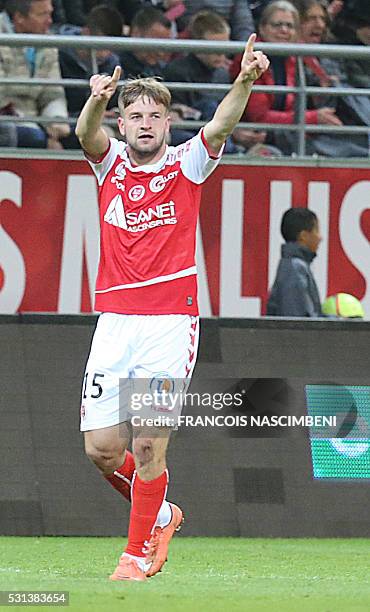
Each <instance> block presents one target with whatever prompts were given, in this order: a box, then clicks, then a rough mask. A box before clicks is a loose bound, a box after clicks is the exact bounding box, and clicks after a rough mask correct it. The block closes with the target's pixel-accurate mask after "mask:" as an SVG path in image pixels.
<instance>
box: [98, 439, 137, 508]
mask: <svg viewBox="0 0 370 612" xmlns="http://www.w3.org/2000/svg"><path fill="white" fill-rule="evenodd" d="M134 471H135V461H134V457H133V455H132V453H130V451H128V450H127V451H126V456H125V460H124V462H123V464H122V465H121V467H119V468H118V470H115V471H114V472H113V474H109V475H108V476H105V478H106V479H107V480H108V482H110V483H111V485H112V487H114V488H115V489H116V490H117V491H118V492H119V493H121V495H123V497H126V499H128V500H129V501H130V500H131V482H132V477H133V475H134Z"/></svg>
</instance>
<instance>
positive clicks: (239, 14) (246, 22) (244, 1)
mask: <svg viewBox="0 0 370 612" xmlns="http://www.w3.org/2000/svg"><path fill="white" fill-rule="evenodd" d="M183 1H184V5H185V8H186V13H185V18H187V20H188V21H190V19H191V17H192V16H193V15H195V14H196V13H199V11H203V10H210V11H215V12H217V13H218V14H219V15H222V17H224V18H225V19H226V21H227V22H228V23H229V25H230V28H231V39H232V40H243V41H246V40H248V38H249V36H250V35H251V34H252V33H253V32H255V27H254V21H253V17H252V13H251V10H250V8H249V1H248V0H183Z"/></svg>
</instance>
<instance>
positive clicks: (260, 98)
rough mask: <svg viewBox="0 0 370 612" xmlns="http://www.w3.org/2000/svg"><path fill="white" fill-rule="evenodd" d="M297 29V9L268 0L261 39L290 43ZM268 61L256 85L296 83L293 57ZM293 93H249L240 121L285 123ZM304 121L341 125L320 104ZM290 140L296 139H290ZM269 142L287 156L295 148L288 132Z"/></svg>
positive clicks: (292, 114)
mask: <svg viewBox="0 0 370 612" xmlns="http://www.w3.org/2000/svg"><path fill="white" fill-rule="evenodd" d="M298 32H299V16H298V11H297V9H296V8H295V6H293V4H291V2H288V0H276V1H275V2H271V3H270V4H268V5H267V6H266V8H265V10H264V11H263V13H262V16H261V21H260V25H259V33H260V40H262V41H264V42H271V43H281V44H284V43H290V42H294V41H296V40H297V37H298ZM270 59H271V64H270V68H269V70H267V71H266V72H265V73H264V74H263V75H262V77H261V78H260V79H259V80H258V81H257V82H256V85H287V86H294V85H296V58H295V57H293V56H288V57H287V56H272V57H270ZM239 65H240V56H237V57H236V58H235V59H234V63H233V65H232V67H231V74H232V76H236V75H237V73H238V71H239ZM295 98H296V96H295V94H293V93H287V94H286V93H279V94H268V93H252V95H251V97H250V100H249V102H248V111H246V112H245V113H244V116H243V120H245V121H252V122H260V123H286V124H291V123H294V121H295ZM305 119H306V123H313V124H318V123H322V124H326V125H342V122H341V121H340V119H339V118H338V117H337V116H336V114H335V109H334V108H329V107H323V108H319V109H311V110H307V111H306V116H305ZM293 140H295V139H294V138H293ZM268 142H269V143H270V144H273V145H276V146H277V147H278V148H279V149H281V150H282V151H283V153H285V154H286V155H290V154H291V153H292V152H293V151H294V142H292V140H291V139H290V138H289V135H287V134H286V133H285V132H284V133H277V132H274V133H273V134H271V135H269V137H268Z"/></svg>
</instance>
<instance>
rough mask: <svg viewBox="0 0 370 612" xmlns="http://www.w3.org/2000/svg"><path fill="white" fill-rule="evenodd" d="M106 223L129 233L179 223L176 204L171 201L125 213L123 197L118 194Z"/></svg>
mask: <svg viewBox="0 0 370 612" xmlns="http://www.w3.org/2000/svg"><path fill="white" fill-rule="evenodd" d="M104 221H105V222H106V223H109V224H110V225H114V226H115V227H120V228H121V229H124V230H127V231H128V232H143V231H144V230H147V229H153V228H154V227H161V226H165V225H174V224H175V223H177V218H176V206H175V202H174V201H173V200H170V201H169V202H165V203H164V204H157V206H149V207H148V208H146V209H141V210H139V211H135V212H134V211H133V212H125V208H124V204H123V200H122V196H121V195H119V194H118V195H116V196H115V197H114V198H113V199H112V200H111V202H110V204H109V206H108V208H107V210H106V213H105V215H104Z"/></svg>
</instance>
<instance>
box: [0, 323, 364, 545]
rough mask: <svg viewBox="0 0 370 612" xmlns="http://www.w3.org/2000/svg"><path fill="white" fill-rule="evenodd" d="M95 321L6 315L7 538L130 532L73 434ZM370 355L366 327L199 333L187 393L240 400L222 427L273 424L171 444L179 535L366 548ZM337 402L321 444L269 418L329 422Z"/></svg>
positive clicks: (216, 429) (0, 505) (1, 530)
mask: <svg viewBox="0 0 370 612" xmlns="http://www.w3.org/2000/svg"><path fill="white" fill-rule="evenodd" d="M94 323H95V317H93V316H89V315H86V316H50V315H16V316H10V315H9V316H1V317H0V343H1V346H2V347H3V355H2V360H1V362H0V381H1V394H0V413H1V428H0V447H1V450H2V461H1V463H0V481H1V494H0V534H4V535H124V534H126V530H127V519H128V512H129V506H128V504H126V503H124V502H123V501H122V499H121V497H120V496H119V495H117V494H116V493H114V492H113V491H112V489H111V488H110V487H109V486H108V485H107V484H106V483H105V482H104V479H103V478H101V477H100V476H99V474H98V472H97V470H96V468H95V467H94V466H93V465H92V464H90V462H89V461H88V459H87V458H86V457H85V455H84V451H83V440H82V435H81V434H80V433H79V431H78V428H79V398H80V389H81V380H82V375H83V369H84V363H85V360H86V356H87V352H88V349H89V343H90V340H91V336H92V332H93V327H94ZM369 343H370V323H366V322H355V321H353V322H349V321H325V320H317V321H310V320H308V321H307V320H305V321H303V320H296V321H289V320H274V319H256V320H251V319H250V320H238V319H218V320H215V319H213V320H212V319H205V320H203V321H202V338H201V344H200V354H199V361H198V365H197V367H196V371H195V376H194V380H193V383H192V386H191V388H190V391H192V392H194V393H195V392H202V393H203V392H204V391H205V390H209V389H210V387H209V385H208V383H207V381H209V380H212V381H213V382H214V385H215V386H214V387H213V389H215V388H219V389H220V388H222V389H223V390H224V391H225V390H227V391H229V392H230V391H233V393H234V392H240V391H241V390H242V391H243V390H245V389H246V390H247V391H246V394H245V396H244V397H245V401H243V403H242V405H240V404H238V406H236V407H235V406H231V407H229V408H227V412H226V415H227V416H229V417H236V416H239V417H241V416H247V417H248V418H249V419H251V417H252V416H254V417H256V418H257V417H267V420H268V421H269V424H270V425H271V426H269V424H266V423H265V424H263V423H262V424H260V425H258V426H257V425H256V426H255V427H242V426H237V425H235V426H234V425H233V424H232V423H233V422H231V425H230V423H229V425H228V426H224V427H221V426H217V425H215V426H213V427H212V426H208V427H201V426H197V427H195V426H194V427H193V426H182V427H181V428H180V429H179V431H178V432H176V433H174V434H173V439H172V441H171V444H170V450H169V461H168V463H169V468H170V472H171V474H172V479H171V483H170V493H169V495H170V498H171V499H173V500H176V501H178V502H179V503H180V504H181V505H182V506H183V508H184V511H185V515H186V517H187V522H186V523H185V526H184V529H183V534H184V535H203V536H211V535H214V536H221V535H222V536H228V535H230V536H231V535H233V536H238V535H240V536H249V537H257V536H263V537H269V536H279V537H290V536H317V537H334V536H347V537H357V536H361V537H368V536H370V516H369V512H368V482H369V480H368V479H369V478H370V450H369V448H370V433H369V422H370V389H369V387H368V386H366V385H368V382H369V379H368V374H369V368H370V354H369V350H368V347H369ZM332 389H334V391H335V394H334V396H333V395H331V396H330V397H329V396H327V395H325V393H327V392H328V390H329V391H330V390H332ZM312 390H314V391H315V390H316V391H317V390H318V391H319V402H318V408H317V410H316V408H315V406H316V404H315V402H312V397H311V400H310V401H308V400H309V392H312ZM311 396H312V393H311ZM333 397H334V398H335V400H336V401H335V410H334V412H335V414H336V415H337V417H338V418H339V422H338V423H337V426H336V428H335V429H334V430H330V433H328V432H327V431H326V433H325V432H324V436H321V438H320V436H318V438H317V439H315V438H314V433H313V432H312V430H311V429H309V428H308V427H304V426H302V425H297V426H294V427H293V426H292V427H286V426H285V425H284V423H282V424H279V426H274V425H273V424H272V416H274V415H275V416H280V417H283V418H285V419H286V418H287V417H288V416H289V415H290V416H292V415H295V416H296V417H297V418H299V417H303V416H307V415H310V414H311V415H312V414H313V413H314V412H315V410H316V412H317V414H318V413H320V412H321V413H326V414H329V413H330V412H332V408H333V406H331V405H330V402H331V403H333ZM348 397H349V398H350V401H349V403H348V401H347V400H348ZM307 398H308V399H307ZM338 398H339V399H338ZM340 403H342V407H341V408H340V407H338V406H339V404H340ZM325 411H326V412H325ZM184 414H186V415H189V416H191V415H192V414H193V415H195V416H199V415H201V416H204V415H209V416H214V415H215V414H217V415H218V416H220V415H222V414H225V413H223V412H222V410H219V409H218V408H217V409H213V408H210V407H208V408H207V407H204V412H203V408H202V410H200V411H199V410H198V409H197V410H195V411H194V409H193V408H192V407H190V408H189V409H188V408H187V409H186V410H185V412H184ZM314 472H315V473H314Z"/></svg>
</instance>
